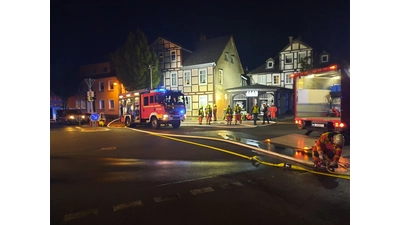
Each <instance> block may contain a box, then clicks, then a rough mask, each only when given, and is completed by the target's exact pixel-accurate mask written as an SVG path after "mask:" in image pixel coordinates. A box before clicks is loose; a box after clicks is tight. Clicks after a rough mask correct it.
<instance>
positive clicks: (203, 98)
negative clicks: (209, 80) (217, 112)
mask: <svg viewBox="0 0 400 225" xmlns="http://www.w3.org/2000/svg"><path fill="white" fill-rule="evenodd" d="M200 106H203V108H204V109H205V108H206V106H207V95H200V96H199V108H200Z"/></svg>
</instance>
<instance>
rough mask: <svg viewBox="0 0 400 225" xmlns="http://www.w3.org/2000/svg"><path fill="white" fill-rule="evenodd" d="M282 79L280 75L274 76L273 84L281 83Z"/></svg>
mask: <svg viewBox="0 0 400 225" xmlns="http://www.w3.org/2000/svg"><path fill="white" fill-rule="evenodd" d="M279 83H280V80H279V75H274V77H273V84H279Z"/></svg>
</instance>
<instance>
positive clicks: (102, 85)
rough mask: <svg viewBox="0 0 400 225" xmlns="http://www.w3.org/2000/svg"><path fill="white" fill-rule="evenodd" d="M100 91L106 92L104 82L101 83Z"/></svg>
mask: <svg viewBox="0 0 400 225" xmlns="http://www.w3.org/2000/svg"><path fill="white" fill-rule="evenodd" d="M99 91H104V82H103V81H100V82H99Z"/></svg>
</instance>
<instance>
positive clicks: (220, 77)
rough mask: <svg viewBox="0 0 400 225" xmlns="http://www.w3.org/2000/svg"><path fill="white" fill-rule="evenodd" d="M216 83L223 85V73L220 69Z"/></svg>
mask: <svg viewBox="0 0 400 225" xmlns="http://www.w3.org/2000/svg"><path fill="white" fill-rule="evenodd" d="M218 83H219V84H223V83H224V71H223V70H221V69H220V70H219V72H218Z"/></svg>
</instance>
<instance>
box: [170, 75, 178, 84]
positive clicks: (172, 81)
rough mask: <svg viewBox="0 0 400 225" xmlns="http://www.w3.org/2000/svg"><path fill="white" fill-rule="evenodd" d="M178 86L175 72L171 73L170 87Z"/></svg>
mask: <svg viewBox="0 0 400 225" xmlns="http://www.w3.org/2000/svg"><path fill="white" fill-rule="evenodd" d="M176 86H178V75H177V73H176V72H171V87H176Z"/></svg>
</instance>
